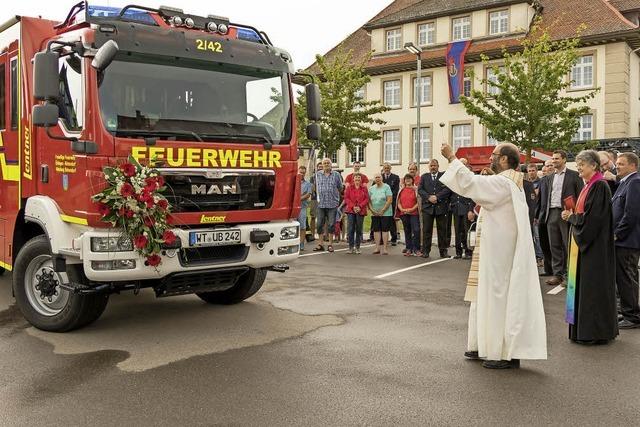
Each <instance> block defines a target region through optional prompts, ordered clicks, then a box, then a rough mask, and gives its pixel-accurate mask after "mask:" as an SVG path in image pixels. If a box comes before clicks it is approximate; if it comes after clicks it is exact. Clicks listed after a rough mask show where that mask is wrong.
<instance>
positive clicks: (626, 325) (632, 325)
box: [618, 319, 640, 329]
mask: <svg viewBox="0 0 640 427" xmlns="http://www.w3.org/2000/svg"><path fill="white" fill-rule="evenodd" d="M618 328H620V329H637V328H640V323H633V322H630V321H628V320H626V319H623V320H621V321H620V322H618Z"/></svg>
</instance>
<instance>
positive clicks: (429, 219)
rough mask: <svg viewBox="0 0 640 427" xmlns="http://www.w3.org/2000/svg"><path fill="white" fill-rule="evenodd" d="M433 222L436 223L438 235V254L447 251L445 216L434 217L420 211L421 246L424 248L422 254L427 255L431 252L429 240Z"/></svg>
mask: <svg viewBox="0 0 640 427" xmlns="http://www.w3.org/2000/svg"><path fill="white" fill-rule="evenodd" d="M433 220H435V221H436V229H437V233H438V249H440V253H444V252H446V251H447V248H448V247H449V246H448V245H447V234H446V233H447V216H446V215H445V214H442V215H434V214H430V213H427V212H425V211H422V221H423V224H422V244H423V245H424V248H423V249H422V252H423V253H424V254H429V252H430V251H431V240H432V238H433Z"/></svg>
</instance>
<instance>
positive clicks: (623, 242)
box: [611, 153, 640, 329]
mask: <svg viewBox="0 0 640 427" xmlns="http://www.w3.org/2000/svg"><path fill="white" fill-rule="evenodd" d="M616 165H617V170H618V178H619V179H620V183H619V185H618V188H617V190H616V193H615V194H614V196H613V199H612V201H611V203H612V206H613V227H614V230H613V235H614V239H615V246H616V284H617V286H618V294H619V295H620V310H621V312H622V320H620V322H619V323H618V327H619V328H621V329H633V328H640V306H638V260H639V259H640V175H638V156H636V155H635V154H633V153H622V154H619V155H618V160H617V161H616Z"/></svg>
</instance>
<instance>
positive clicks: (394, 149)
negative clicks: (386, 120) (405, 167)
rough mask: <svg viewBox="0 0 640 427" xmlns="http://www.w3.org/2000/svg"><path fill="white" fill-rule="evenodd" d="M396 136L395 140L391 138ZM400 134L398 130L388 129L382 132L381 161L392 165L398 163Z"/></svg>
mask: <svg viewBox="0 0 640 427" xmlns="http://www.w3.org/2000/svg"><path fill="white" fill-rule="evenodd" d="M392 136H393V137H395V136H397V139H395V138H391V137H392ZM401 138H402V133H401V131H400V129H388V130H384V131H382V161H383V162H389V163H393V164H399V163H400V155H401V153H400V143H401V141H400V139H401Z"/></svg>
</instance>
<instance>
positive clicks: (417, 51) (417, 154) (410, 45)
mask: <svg viewBox="0 0 640 427" xmlns="http://www.w3.org/2000/svg"><path fill="white" fill-rule="evenodd" d="M404 48H405V49H406V50H408V51H409V52H411V53H413V54H414V55H416V62H417V69H418V72H417V73H416V85H415V86H414V90H415V91H416V143H417V145H418V150H415V148H414V150H413V153H414V157H416V159H415V161H416V167H417V168H418V174H420V161H421V160H422V141H421V140H420V136H421V135H420V134H421V129H420V110H421V109H422V57H421V55H422V48H421V47H420V46H416V45H415V44H413V42H408V43H405V44H404ZM416 151H417V152H416Z"/></svg>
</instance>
